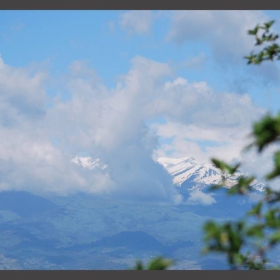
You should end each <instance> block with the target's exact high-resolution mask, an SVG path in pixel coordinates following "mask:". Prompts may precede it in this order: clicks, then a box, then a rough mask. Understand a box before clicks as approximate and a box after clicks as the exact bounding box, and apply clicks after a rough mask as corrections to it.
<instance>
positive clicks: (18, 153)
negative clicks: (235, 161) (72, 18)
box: [0, 56, 263, 203]
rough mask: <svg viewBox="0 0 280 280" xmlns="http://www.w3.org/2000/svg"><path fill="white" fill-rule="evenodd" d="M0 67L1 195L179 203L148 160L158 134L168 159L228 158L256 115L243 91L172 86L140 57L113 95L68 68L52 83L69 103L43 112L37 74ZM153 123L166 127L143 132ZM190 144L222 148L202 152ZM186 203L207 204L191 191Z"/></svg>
mask: <svg viewBox="0 0 280 280" xmlns="http://www.w3.org/2000/svg"><path fill="white" fill-rule="evenodd" d="M0 66H1V67H0V92H1V106H2V108H1V109H2V110H1V111H2V112H4V113H3V114H1V115H0V133H1V145H0V173H1V181H0V190H10V189H15V190H28V191H31V192H34V193H45V192H48V193H55V194H60V195H66V194H69V193H75V192H81V191H82V192H90V193H95V194H101V195H107V196H110V197H112V198H125V199H141V200H145V201H152V200H158V201H159V200H160V201H162V200H164V201H169V200H170V199H171V200H173V202H175V203H179V202H180V196H179V195H178V194H177V193H176V191H175V189H174V187H173V183H172V178H171V177H170V175H169V174H168V173H167V172H166V171H165V170H164V168H163V167H162V166H161V165H159V164H158V163H157V162H155V161H154V160H153V159H152V157H153V156H154V154H155V153H156V152H157V153H162V154H164V153H165V152H166V150H167V148H166V147H165V146H164V145H163V146H160V144H159V139H158V136H160V137H162V138H169V137H174V141H173V143H172V144H171V146H172V147H171V148H172V149H173V150H174V152H173V155H175V156H176V155H179V154H180V156H185V155H186V154H187V156H194V157H196V156H198V160H200V158H199V157H203V158H204V159H205V158H206V157H207V156H208V155H210V154H211V153H212V152H213V153H214V152H215V153H216V152H218V153H219V152H220V153H222V154H224V153H225V151H227V154H228V156H229V157H231V156H233V155H236V153H238V149H239V142H238V141H239V140H240V141H241V138H242V137H243V134H244V132H245V131H246V129H247V126H248V125H249V124H250V122H251V121H252V120H253V119H254V118H255V117H258V116H259V115H260V114H262V113H263V110H262V109H261V108H258V107H256V106H254V104H253V103H252V101H251V99H250V97H249V96H248V95H246V94H244V95H240V94H235V93H220V92H216V91H215V90H214V89H212V88H211V87H210V86H209V85H207V84H206V83H205V82H196V83H188V81H187V80H186V79H184V78H182V77H177V78H175V79H172V78H171V76H172V75H173V76H174V72H173V69H172V68H171V67H170V66H169V65H168V64H166V63H159V62H156V61H153V60H149V59H146V58H144V57H140V56H137V57H135V58H133V59H132V60H131V68H130V70H129V71H128V72H127V73H126V74H124V75H122V76H120V78H119V81H118V83H117V85H116V87H115V88H113V89H108V88H107V87H106V86H104V85H103V84H102V82H101V80H100V79H99V77H98V74H97V73H96V71H94V70H93V69H90V68H89V67H87V65H86V64H85V62H83V61H74V62H73V63H72V64H71V65H70V67H69V73H68V75H67V78H66V79H64V80H63V81H62V82H61V85H60V87H61V88H60V90H61V91H67V92H68V93H69V98H68V99H67V100H62V99H60V98H59V97H58V96H55V97H54V98H53V100H52V106H47V97H46V96H47V95H46V83H47V81H48V79H49V78H50V77H48V75H47V74H46V73H44V72H41V71H40V70H39V69H38V70H37V72H36V71H35V73H34V71H33V72H30V71H29V70H28V69H27V68H23V69H17V68H13V67H10V66H8V65H6V64H5V63H4V62H3V60H2V59H1V61H0ZM159 116H161V117H164V118H165V119H166V120H167V122H166V123H165V124H156V123H153V124H151V125H147V120H152V119H154V118H157V117H159ZM186 139H187V140H186ZM198 140H208V141H210V140H212V141H216V142H217V143H218V144H219V145H221V142H223V143H224V146H219V145H218V147H210V148H209V147H208V148H207V150H206V152H205V151H203V150H202V148H201V146H200V145H199V144H197V141H198ZM231 150H232V151H231ZM76 156H88V157H91V158H92V159H99V160H100V161H101V162H102V163H104V164H106V165H107V169H106V172H104V170H102V168H93V169H88V168H83V167H82V166H79V165H77V164H75V163H73V162H71V160H73V158H75V157H76ZM193 199H195V200H197V199H199V200H203V201H204V200H205V199H206V197H204V196H203V197H202V195H201V194H193ZM205 201H206V202H205V203H210V202H211V203H212V202H213V201H212V200H211V199H210V200H209V198H207V200H205Z"/></svg>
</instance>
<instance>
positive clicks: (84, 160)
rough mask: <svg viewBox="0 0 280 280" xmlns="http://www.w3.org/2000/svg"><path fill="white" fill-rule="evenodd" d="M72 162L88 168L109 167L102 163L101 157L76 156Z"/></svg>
mask: <svg viewBox="0 0 280 280" xmlns="http://www.w3.org/2000/svg"><path fill="white" fill-rule="evenodd" d="M71 162H73V163H76V164H77V165H80V166H82V167H84V168H88V169H94V168H100V169H102V170H104V169H106V168H107V165H106V164H102V163H101V161H100V159H99V158H97V159H95V160H93V159H92V158H91V157H79V156H76V157H74V158H73V159H72V160H71Z"/></svg>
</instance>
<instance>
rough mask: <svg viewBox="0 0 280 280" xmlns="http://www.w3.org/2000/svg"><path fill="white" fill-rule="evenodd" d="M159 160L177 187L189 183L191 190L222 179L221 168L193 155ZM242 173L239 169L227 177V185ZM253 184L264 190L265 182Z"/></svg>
mask: <svg viewBox="0 0 280 280" xmlns="http://www.w3.org/2000/svg"><path fill="white" fill-rule="evenodd" d="M157 161H158V163H160V164H161V165H162V166H163V167H164V168H165V169H166V170H167V171H168V173H169V174H171V175H172V176H173V182H174V185H175V186H177V187H181V186H182V185H186V184H187V183H188V189H189V190H194V189H202V188H203V187H205V186H209V185H212V184H218V183H220V182H221V180H222V174H221V172H220V170H219V169H217V168H216V167H215V166H214V165H212V164H200V163H197V162H196V160H195V159H194V158H192V157H184V158H176V159H174V158H166V157H160V158H158V159H157ZM241 175H244V174H243V173H241V172H240V171H237V172H236V174H235V175H234V177H232V178H229V177H228V178H226V179H227V180H226V187H228V188H230V187H232V186H233V185H234V184H235V183H236V180H237V179H238V178H239V177H240V176H241ZM251 185H252V187H253V188H255V189H256V190H259V191H262V190H263V187H264V185H263V184H261V183H258V182H257V181H256V180H255V181H254V182H253V183H252V184H251Z"/></svg>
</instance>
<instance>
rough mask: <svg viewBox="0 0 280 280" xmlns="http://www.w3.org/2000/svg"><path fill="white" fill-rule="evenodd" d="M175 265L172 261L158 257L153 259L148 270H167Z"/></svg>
mask: <svg viewBox="0 0 280 280" xmlns="http://www.w3.org/2000/svg"><path fill="white" fill-rule="evenodd" d="M172 264H173V261H172V260H169V259H164V258H162V257H158V258H155V259H153V260H152V261H151V262H150V263H149V265H148V270H165V269H167V268H168V267H170V266H171V265H172Z"/></svg>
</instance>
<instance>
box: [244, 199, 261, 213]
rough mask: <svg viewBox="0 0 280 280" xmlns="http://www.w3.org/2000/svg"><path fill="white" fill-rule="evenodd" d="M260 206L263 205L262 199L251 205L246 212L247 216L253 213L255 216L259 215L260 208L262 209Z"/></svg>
mask: <svg viewBox="0 0 280 280" xmlns="http://www.w3.org/2000/svg"><path fill="white" fill-rule="evenodd" d="M262 206H263V202H262V201H260V202H259V203H258V204H257V205H256V206H255V207H253V208H252V209H251V210H250V211H249V212H248V213H247V215H248V216H250V215H251V216H254V215H256V216H260V214H261V210H262Z"/></svg>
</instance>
